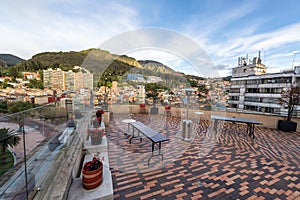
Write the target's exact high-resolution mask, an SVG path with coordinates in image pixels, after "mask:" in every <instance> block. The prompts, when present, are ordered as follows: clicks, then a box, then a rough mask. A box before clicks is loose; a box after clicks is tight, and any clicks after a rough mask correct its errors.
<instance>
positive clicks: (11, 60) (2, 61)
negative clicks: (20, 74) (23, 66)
mask: <svg viewBox="0 0 300 200" xmlns="http://www.w3.org/2000/svg"><path fill="white" fill-rule="evenodd" d="M22 61H24V59H22V58H19V57H18V56H15V55H12V54H0V66H2V67H6V66H14V65H16V64H18V63H20V62H22Z"/></svg>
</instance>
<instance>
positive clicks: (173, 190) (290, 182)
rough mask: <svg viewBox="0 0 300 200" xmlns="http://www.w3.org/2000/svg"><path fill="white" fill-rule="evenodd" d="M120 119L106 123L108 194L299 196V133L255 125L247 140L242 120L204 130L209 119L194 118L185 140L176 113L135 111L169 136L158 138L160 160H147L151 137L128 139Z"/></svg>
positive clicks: (125, 196) (147, 196) (117, 196)
mask: <svg viewBox="0 0 300 200" xmlns="http://www.w3.org/2000/svg"><path fill="white" fill-rule="evenodd" d="M125 118H128V115H117V114H114V116H113V117H112V118H111V123H110V124H109V125H108V126H107V128H106V130H107V134H108V142H109V143H108V146H109V148H108V153H109V165H110V169H111V171H112V177H113V188H114V199H222V198H223V199H298V198H299V199H300V157H299V152H300V134H299V133H286V132H281V131H278V130H275V129H269V128H263V127H259V126H257V127H256V128H255V136H256V137H255V139H254V140H253V139H252V138H250V137H249V136H248V135H247V134H246V133H245V131H246V127H245V126H244V125H240V124H232V123H225V124H223V125H221V126H220V127H219V129H218V131H217V133H216V132H214V131H212V129H211V128H208V129H206V127H209V126H210V122H208V121H202V122H201V123H200V126H198V124H197V123H196V121H194V122H193V132H194V133H195V137H194V139H193V140H192V141H191V142H187V141H183V140H182V139H181V138H180V136H181V119H180V118H176V117H166V116H161V115H146V114H136V115H134V116H132V118H133V119H136V120H139V121H142V122H143V123H145V124H146V125H148V126H149V127H151V128H152V129H154V130H156V131H158V132H160V133H161V134H163V135H165V136H167V137H168V138H169V139H170V140H169V141H167V142H163V143H162V153H163V156H164V159H163V161H161V157H159V156H157V157H153V158H152V159H151V162H150V165H148V158H149V157H150V156H151V141H150V140H148V139H143V140H142V142H140V140H133V143H132V144H129V142H128V138H126V136H124V132H127V124H125V123H123V122H122V120H123V119H125ZM206 130H207V132H206V134H204V132H205V131H206ZM205 135H206V136H205Z"/></svg>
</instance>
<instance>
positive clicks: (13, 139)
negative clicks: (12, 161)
mask: <svg viewBox="0 0 300 200" xmlns="http://www.w3.org/2000/svg"><path fill="white" fill-rule="evenodd" d="M20 140H21V138H20V136H19V135H16V134H15V131H14V130H11V129H9V128H1V129H0V145H1V155H2V156H1V157H2V160H1V163H5V162H6V149H7V148H8V147H9V146H10V147H14V146H16V145H17V144H19V142H20Z"/></svg>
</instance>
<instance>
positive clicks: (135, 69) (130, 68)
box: [15, 49, 186, 87]
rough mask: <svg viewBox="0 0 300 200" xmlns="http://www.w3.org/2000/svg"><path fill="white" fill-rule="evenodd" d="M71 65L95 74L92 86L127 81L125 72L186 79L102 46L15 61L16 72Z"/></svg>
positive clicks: (175, 81) (172, 81) (169, 80)
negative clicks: (114, 52)
mask: <svg viewBox="0 0 300 200" xmlns="http://www.w3.org/2000/svg"><path fill="white" fill-rule="evenodd" d="M74 66H82V67H84V68H86V69H87V70H89V71H90V72H91V73H93V74H94V80H95V86H100V85H104V84H105V79H104V77H106V78H107V79H108V81H109V82H111V81H114V80H118V81H122V80H123V81H126V75H127V74H128V73H138V74H143V75H144V76H146V77H147V76H159V77H161V78H162V79H163V84H166V85H170V87H171V85H173V84H178V83H179V82H180V83H183V82H186V80H185V78H184V77H183V75H182V74H180V73H178V72H175V71H174V70H172V69H171V68H169V67H167V66H165V65H163V64H161V63H159V62H156V61H137V60H136V59H135V58H132V57H128V56H126V55H114V54H111V53H110V52H108V51H105V50H101V49H88V50H83V51H78V52H77V51H70V52H44V53H39V54H36V55H34V56H33V57H32V58H31V59H29V60H26V61H23V62H21V63H18V64H17V65H16V66H15V67H16V70H17V71H19V72H20V71H38V70H44V69H47V68H53V69H55V68H61V69H63V70H65V71H66V70H71V69H73V67H74Z"/></svg>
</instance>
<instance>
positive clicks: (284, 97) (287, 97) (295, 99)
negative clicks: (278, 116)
mask: <svg viewBox="0 0 300 200" xmlns="http://www.w3.org/2000/svg"><path fill="white" fill-rule="evenodd" d="M280 102H281V104H283V105H284V106H285V107H287V109H288V110H287V118H286V120H278V124H277V128H278V129H279V130H282V131H287V132H291V131H296V130H297V123H296V122H293V121H292V115H293V111H294V108H295V106H296V105H299V103H300V87H299V86H293V87H291V88H284V89H283V90H282V92H281V99H280Z"/></svg>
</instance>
